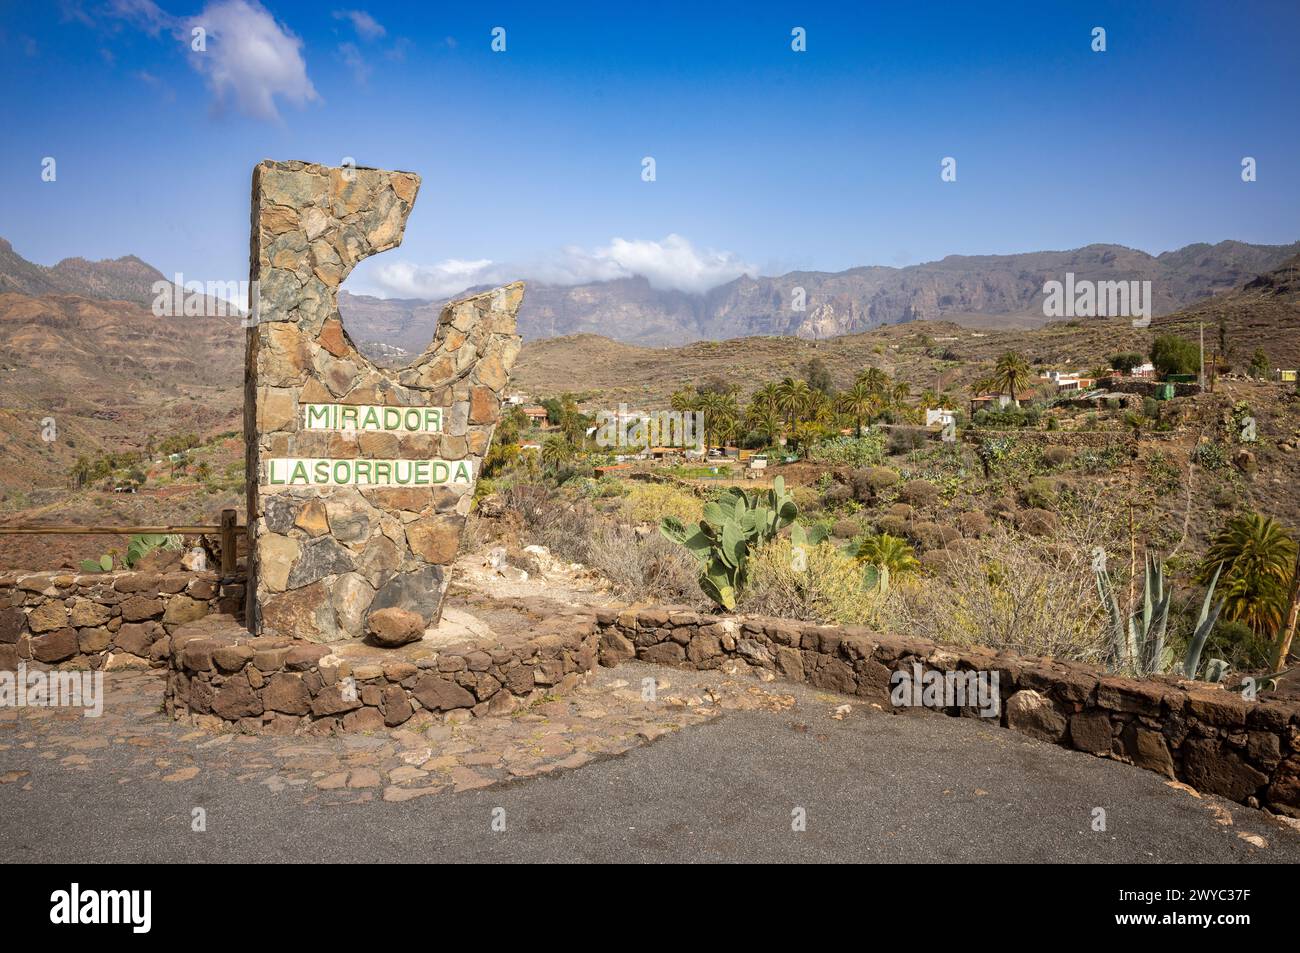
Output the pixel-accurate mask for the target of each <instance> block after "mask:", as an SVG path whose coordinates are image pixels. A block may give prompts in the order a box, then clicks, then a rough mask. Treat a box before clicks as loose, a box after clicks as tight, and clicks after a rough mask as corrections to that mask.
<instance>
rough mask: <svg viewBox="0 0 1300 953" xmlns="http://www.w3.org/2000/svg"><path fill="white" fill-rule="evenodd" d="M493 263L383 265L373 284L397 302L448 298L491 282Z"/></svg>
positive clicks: (454, 261) (454, 260) (453, 261)
mask: <svg viewBox="0 0 1300 953" xmlns="http://www.w3.org/2000/svg"><path fill="white" fill-rule="evenodd" d="M491 271H492V261H491V260H490V259H487V258H482V259H479V260H478V261H462V260H460V259H458V258H448V259H447V260H446V261H440V262H438V263H437V264H436V265H416V264H413V263H411V262H409V261H395V262H392V263H387V262H386V263H384V264H382V265H380V266H379V268H378V269H377V270H376V272H375V276H374V279H373V281H374V283H375V284H376V285H378V289H379V290H380V291H381V292H383V293H384V294H385V295H386V296H391V297H395V298H446V297H449V296H451V295H454V294H456V293H457V292H459V291H464V290H465V289H466V288H468V287H470V286H471V285H477V284H483V283H486V282H490V281H491V280H492V279H491V277H490V274H491Z"/></svg>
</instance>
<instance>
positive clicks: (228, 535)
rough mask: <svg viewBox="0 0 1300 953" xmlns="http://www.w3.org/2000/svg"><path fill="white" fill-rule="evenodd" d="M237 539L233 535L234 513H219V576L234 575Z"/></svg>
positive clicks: (224, 511) (226, 511)
mask: <svg viewBox="0 0 1300 953" xmlns="http://www.w3.org/2000/svg"><path fill="white" fill-rule="evenodd" d="M237 540H238V537H237V536H236V535H235V511H234V510H222V511H221V575H223V576H233V575H234V574H235V557H236V556H237V555H238V554H237V552H236V549H235V547H236V545H238V543H237Z"/></svg>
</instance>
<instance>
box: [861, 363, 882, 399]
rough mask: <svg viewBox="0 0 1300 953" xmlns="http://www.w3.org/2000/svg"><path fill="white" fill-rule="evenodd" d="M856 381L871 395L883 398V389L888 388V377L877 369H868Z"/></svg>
mask: <svg viewBox="0 0 1300 953" xmlns="http://www.w3.org/2000/svg"><path fill="white" fill-rule="evenodd" d="M858 380H859V381H861V382H862V383H863V384H865V385H866V387H867V390H869V391H871V393H873V394H876V395H879V396H882V397H883V396H884V393H885V388H887V387H888V386H889V375H888V374H886V373H885V372H884V371H882V370H881V369H880V368H878V367H868V368H867V369H866V370H865V371H863V372H862V373H861V374H859V375H858Z"/></svg>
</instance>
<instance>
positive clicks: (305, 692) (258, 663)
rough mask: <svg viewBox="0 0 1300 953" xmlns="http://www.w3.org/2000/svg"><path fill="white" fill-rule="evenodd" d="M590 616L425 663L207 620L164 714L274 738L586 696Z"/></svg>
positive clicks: (177, 666)
mask: <svg viewBox="0 0 1300 953" xmlns="http://www.w3.org/2000/svg"><path fill="white" fill-rule="evenodd" d="M597 640H598V637H597V632H596V622H595V618H594V616H592V615H590V614H582V613H575V614H568V615H557V616H552V617H550V618H547V619H544V620H543V621H541V622H539V623H538V624H537V625H536V626H535V627H534V629H533V630H532V631H531V632H530V633H529V635H528V638H527V639H525V640H524V641H522V642H521V643H519V644H517V645H511V646H505V647H500V648H481V647H477V646H475V645H472V644H465V645H458V646H450V647H447V648H445V649H443V650H441V651H438V652H436V653H433V654H430V655H426V656H423V657H420V658H418V659H415V660H413V661H412V660H410V659H403V658H400V657H399V656H398V655H397V654H396V653H394V652H393V651H392V650H386V649H369V650H367V651H366V652H364V653H363V655H362V656H361V657H359V658H345V657H343V656H341V655H338V654H335V650H336V649H337V648H339V646H328V645H321V644H318V643H315V642H306V641H304V640H302V639H287V638H279V637H275V636H252V635H250V634H249V633H248V632H247V631H246V630H244V629H242V628H241V627H240V626H238V625H236V624H234V622H233V620H225V621H223V620H221V619H220V618H213V619H207V620H204V621H202V622H198V623H195V624H193V625H190V626H185V627H182V628H181V629H180V630H179V631H178V632H176V634H175V635H173V636H172V656H171V660H170V661H171V664H170V670H169V672H168V678H167V689H166V695H165V699H164V707H165V709H166V711H167V712H168V714H170V715H172V716H173V717H174V718H177V719H180V718H185V717H188V718H189V719H190V720H191V721H192V722H193V723H194V724H196V725H198V726H199V727H205V728H212V729H216V728H223V727H236V728H238V729H240V730H243V731H250V732H266V733H271V734H303V733H306V734H331V733H333V732H335V731H374V730H378V729H381V728H384V727H389V728H392V727H396V726H398V725H404V724H407V723H408V722H411V723H412V727H421V726H424V725H428V724H431V723H433V722H434V721H435V720H436V721H438V722H451V723H455V722H458V721H462V720H465V719H468V718H471V717H475V716H483V715H508V714H510V713H511V712H513V711H514V710H515V709H516V708H518V707H520V706H521V705H527V704H530V703H532V702H535V701H539V700H542V699H543V698H545V697H547V696H549V695H552V694H561V693H564V692H568V691H571V690H572V689H573V688H575V687H577V685H579V684H580V683H581V682H582V681H583V680H584V679H585V677H586V676H587V674H588V673H589V672H591V670H592V669H593V668H594V667H595V664H596V645H597Z"/></svg>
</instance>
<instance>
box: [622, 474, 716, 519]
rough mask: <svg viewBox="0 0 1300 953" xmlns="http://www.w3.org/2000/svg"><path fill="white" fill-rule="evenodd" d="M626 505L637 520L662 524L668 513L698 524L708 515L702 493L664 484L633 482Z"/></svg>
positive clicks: (630, 515) (625, 500) (628, 513)
mask: <svg viewBox="0 0 1300 953" xmlns="http://www.w3.org/2000/svg"><path fill="white" fill-rule="evenodd" d="M623 504H624V510H625V512H626V514H627V517H628V519H629V520H630V521H631V522H633V523H658V522H659V520H660V519H662V518H663V517H665V516H675V517H676V518H677V519H679V520H681V521H682V522H683V523H696V522H699V520H700V517H702V516H703V515H704V502H703V501H702V500H701V499H700V498H699V497H698V496H696V495H695V494H694V493H687V492H686V491H685V490H679V489H677V488H676V487H674V486H669V485H667V484H664V483H641V482H635V483H630V484H629V485H628V488H627V496H626V497H625V498H624V501H623Z"/></svg>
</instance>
